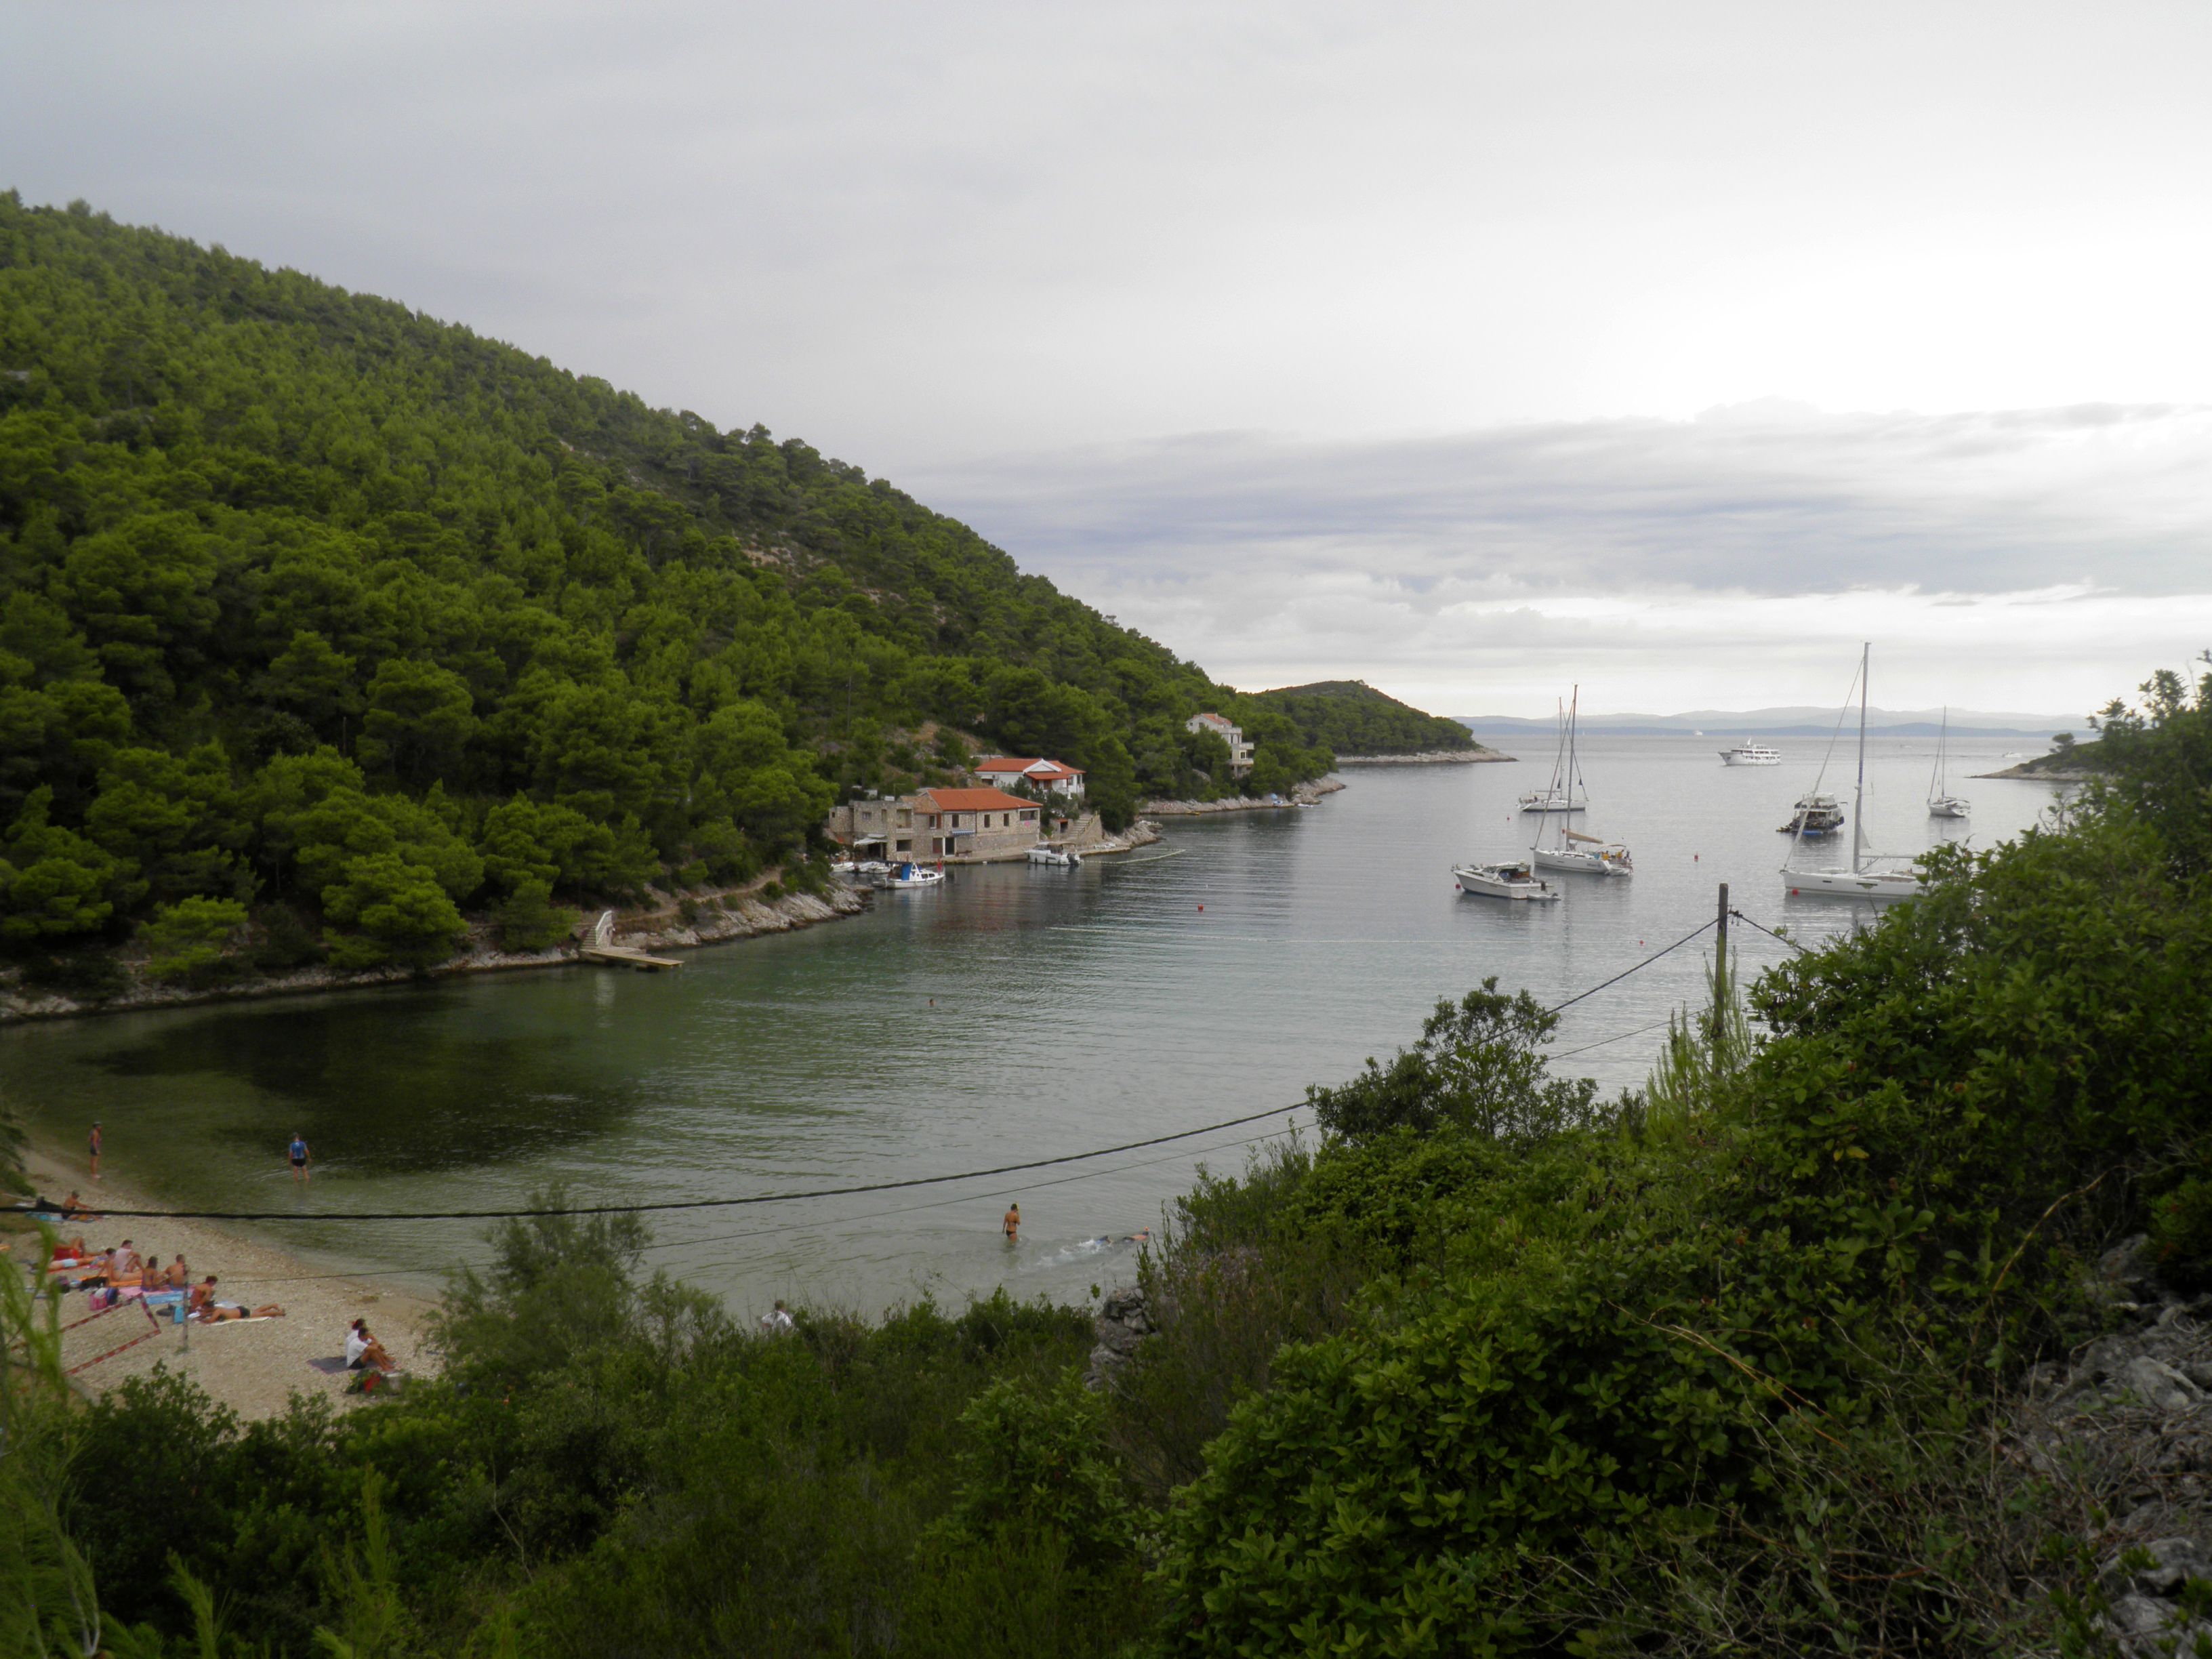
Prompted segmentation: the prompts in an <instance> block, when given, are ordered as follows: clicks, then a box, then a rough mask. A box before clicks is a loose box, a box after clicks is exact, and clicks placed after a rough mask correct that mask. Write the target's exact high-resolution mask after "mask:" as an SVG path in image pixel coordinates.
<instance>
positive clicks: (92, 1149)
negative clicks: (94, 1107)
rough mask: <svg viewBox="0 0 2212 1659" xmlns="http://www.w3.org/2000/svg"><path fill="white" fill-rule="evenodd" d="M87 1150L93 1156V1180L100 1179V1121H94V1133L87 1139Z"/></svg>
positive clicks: (95, 1119) (96, 1119)
mask: <svg viewBox="0 0 2212 1659" xmlns="http://www.w3.org/2000/svg"><path fill="white" fill-rule="evenodd" d="M85 1150H86V1151H87V1152H89V1153H90V1154H91V1156H92V1178H93V1179H94V1181H97V1180H99V1179H100V1120H99V1119H98V1118H94V1120H93V1121H92V1133H91V1135H90V1136H89V1137H88V1139H86V1142H85Z"/></svg>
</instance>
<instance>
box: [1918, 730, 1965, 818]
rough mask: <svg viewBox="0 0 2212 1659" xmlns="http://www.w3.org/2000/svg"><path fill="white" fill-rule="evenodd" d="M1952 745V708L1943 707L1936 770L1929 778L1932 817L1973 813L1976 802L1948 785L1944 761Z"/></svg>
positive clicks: (1937, 742) (1937, 732) (1952, 816)
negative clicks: (1956, 793)
mask: <svg viewBox="0 0 2212 1659" xmlns="http://www.w3.org/2000/svg"><path fill="white" fill-rule="evenodd" d="M1950 746H1951V709H1950V706H1949V705H1948V703H1947V704H1945V705H1944V708H1943V724H1942V726H1939V727H1938V728H1937V729H1936V770H1935V771H1934V773H1932V774H1931V775H1929V779H1928V816H1929V817H1931V818H1963V817H1972V815H1973V811H1974V804H1973V802H1972V801H1970V800H1968V799H1966V797H1965V796H1963V795H1954V794H1953V793H1951V792H1950V790H1949V788H1948V787H1946V780H1945V778H1944V775H1943V774H1944V770H1945V768H1944V762H1945V761H1946V760H1948V758H1949V755H1948V750H1949V749H1950Z"/></svg>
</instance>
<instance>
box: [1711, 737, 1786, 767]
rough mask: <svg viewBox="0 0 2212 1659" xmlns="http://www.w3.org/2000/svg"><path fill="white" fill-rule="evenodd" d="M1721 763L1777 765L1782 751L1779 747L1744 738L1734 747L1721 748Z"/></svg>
mask: <svg viewBox="0 0 2212 1659" xmlns="http://www.w3.org/2000/svg"><path fill="white" fill-rule="evenodd" d="M1721 764H1722V765H1723V766H1779V765H1781V764H1782V751H1781V750H1779V749H1769V748H1768V747H1767V746H1766V745H1765V744H1763V743H1753V741H1752V740H1751V739H1750V738H1745V739H1744V740H1743V741H1742V742H1741V743H1740V744H1736V746H1735V748H1733V749H1723V750H1721Z"/></svg>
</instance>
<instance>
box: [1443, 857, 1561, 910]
mask: <svg viewBox="0 0 2212 1659" xmlns="http://www.w3.org/2000/svg"><path fill="white" fill-rule="evenodd" d="M1452 881H1453V883H1454V884H1455V885H1456V886H1457V887H1458V889H1459V890H1460V891H1461V892H1462V893H1464V894H1466V895H1467V896H1468V897H1470V898H1494V899H1506V900H1510V901H1512V902H1517V903H1534V904H1542V903H1547V902H1550V901H1552V900H1554V899H1556V898H1558V897H1559V889H1558V888H1556V887H1554V886H1553V885H1552V884H1551V883H1549V882H1547V881H1540V880H1538V879H1536V878H1534V876H1531V875H1529V874H1528V873H1527V872H1525V871H1522V872H1517V873H1516V872H1515V871H1513V870H1510V869H1501V868H1499V867H1498V866H1491V865H1480V864H1462V865H1460V866H1457V867H1456V868H1455V869H1454V870H1453V871H1452Z"/></svg>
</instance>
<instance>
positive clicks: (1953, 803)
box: [1928, 795, 1974, 818]
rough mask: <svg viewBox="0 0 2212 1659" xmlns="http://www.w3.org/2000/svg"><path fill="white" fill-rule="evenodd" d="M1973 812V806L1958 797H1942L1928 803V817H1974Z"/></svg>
mask: <svg viewBox="0 0 2212 1659" xmlns="http://www.w3.org/2000/svg"><path fill="white" fill-rule="evenodd" d="M1973 812H1974V808H1973V804H1972V802H1970V801H1963V800H1960V799H1959V798H1958V797H1957V796H1956V795H1946V796H1942V797H1941V798H1939V799H1936V800H1931V801H1929V803H1928V816H1929V817H1931V818H1965V817H1972V816H1973Z"/></svg>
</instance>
